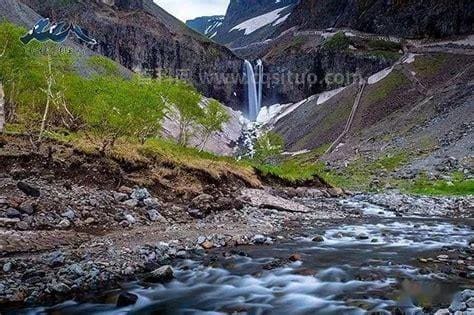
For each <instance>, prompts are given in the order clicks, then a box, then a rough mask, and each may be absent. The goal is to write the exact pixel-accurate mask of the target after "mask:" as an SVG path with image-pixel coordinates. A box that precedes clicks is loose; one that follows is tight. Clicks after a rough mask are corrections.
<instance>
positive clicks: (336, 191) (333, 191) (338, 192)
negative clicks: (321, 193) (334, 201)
mask: <svg viewBox="0 0 474 315" xmlns="http://www.w3.org/2000/svg"><path fill="white" fill-rule="evenodd" d="M327 192H328V194H329V195H330V196H331V197H334V198H337V197H341V196H344V190H342V189H341V188H337V187H334V188H328V190H327Z"/></svg>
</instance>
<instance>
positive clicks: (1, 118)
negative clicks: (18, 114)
mask: <svg viewBox="0 0 474 315" xmlns="http://www.w3.org/2000/svg"><path fill="white" fill-rule="evenodd" d="M4 97H5V96H4V94H3V86H2V83H0V133H2V132H3V126H4V125H5V110H4V105H5V99H4Z"/></svg>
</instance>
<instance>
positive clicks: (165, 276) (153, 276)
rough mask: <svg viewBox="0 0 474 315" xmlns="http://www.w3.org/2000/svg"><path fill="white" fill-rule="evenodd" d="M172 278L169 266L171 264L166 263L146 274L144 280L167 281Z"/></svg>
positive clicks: (171, 270)
mask: <svg viewBox="0 0 474 315" xmlns="http://www.w3.org/2000/svg"><path fill="white" fill-rule="evenodd" d="M173 278H174V272H173V268H171V266H169V265H166V266H162V267H160V268H158V269H156V270H154V271H152V272H151V273H150V274H149V275H147V276H146V278H145V281H147V282H169V281H171V280H173Z"/></svg>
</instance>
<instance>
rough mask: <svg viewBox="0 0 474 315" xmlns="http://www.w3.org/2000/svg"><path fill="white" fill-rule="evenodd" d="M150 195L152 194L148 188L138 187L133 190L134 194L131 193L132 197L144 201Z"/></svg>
mask: <svg viewBox="0 0 474 315" xmlns="http://www.w3.org/2000/svg"><path fill="white" fill-rule="evenodd" d="M150 197H151V195H150V193H149V192H148V190H147V189H146V188H136V189H134V190H133V192H132V194H131V195H130V198H132V199H135V200H138V201H143V200H145V199H147V198H150Z"/></svg>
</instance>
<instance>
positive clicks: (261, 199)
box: [241, 189, 311, 213]
mask: <svg viewBox="0 0 474 315" xmlns="http://www.w3.org/2000/svg"><path fill="white" fill-rule="evenodd" d="M241 197H242V199H243V200H245V201H246V202H247V203H248V204H250V205H251V206H254V207H258V208H269V209H275V210H279V211H288V212H302V213H306V212H310V211H311V208H309V207H307V206H305V205H303V204H301V203H298V202H296V201H293V200H288V199H285V198H282V197H279V196H274V195H272V194H271V193H269V192H267V191H265V190H262V189H243V190H242V193H241Z"/></svg>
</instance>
